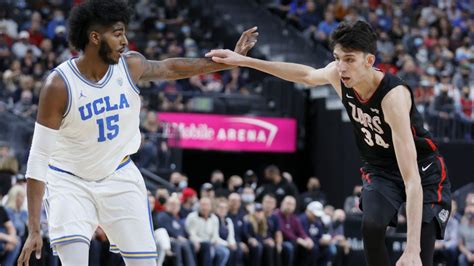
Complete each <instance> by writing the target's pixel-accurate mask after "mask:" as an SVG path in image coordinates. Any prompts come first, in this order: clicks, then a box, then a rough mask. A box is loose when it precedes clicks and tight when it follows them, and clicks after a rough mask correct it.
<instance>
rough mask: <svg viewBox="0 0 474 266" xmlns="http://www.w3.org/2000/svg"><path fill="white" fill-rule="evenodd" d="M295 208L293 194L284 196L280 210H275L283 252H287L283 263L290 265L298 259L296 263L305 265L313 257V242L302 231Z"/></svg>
mask: <svg viewBox="0 0 474 266" xmlns="http://www.w3.org/2000/svg"><path fill="white" fill-rule="evenodd" d="M295 209H296V200H295V198H294V197H293V196H286V197H285V198H284V199H283V201H282V203H281V207H280V210H279V211H277V217H278V221H279V224H280V228H281V232H282V234H283V240H284V242H283V246H284V247H285V248H286V249H285V250H284V252H285V251H286V252H287V254H286V256H284V257H285V260H284V265H290V266H292V265H294V264H295V262H296V261H299V264H298V265H306V264H307V263H309V262H310V261H311V260H312V259H313V257H312V249H313V247H314V242H313V240H311V238H310V237H309V236H308V235H307V234H306V233H305V232H304V230H303V227H302V226H301V223H300V221H299V220H298V217H297V216H296V215H295V214H294V213H295ZM297 255H301V256H297ZM295 257H296V260H295ZM298 259H299V260H298Z"/></svg>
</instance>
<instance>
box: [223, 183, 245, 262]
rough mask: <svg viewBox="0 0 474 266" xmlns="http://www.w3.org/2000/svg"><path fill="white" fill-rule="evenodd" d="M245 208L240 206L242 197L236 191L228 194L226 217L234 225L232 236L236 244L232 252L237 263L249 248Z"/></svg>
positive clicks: (241, 260)
mask: <svg viewBox="0 0 474 266" xmlns="http://www.w3.org/2000/svg"><path fill="white" fill-rule="evenodd" d="M245 214H246V212H245V209H244V208H242V199H241V196H240V194H238V193H235V192H234V193H230V195H229V211H228V213H227V217H228V218H230V219H231V221H232V224H233V225H234V237H235V241H236V244H237V250H236V251H235V252H234V255H235V256H234V257H235V259H234V261H235V262H236V263H237V264H241V263H243V257H244V256H247V255H248V254H249V248H248V246H247V244H246V242H247V239H246V235H245V226H244V217H245Z"/></svg>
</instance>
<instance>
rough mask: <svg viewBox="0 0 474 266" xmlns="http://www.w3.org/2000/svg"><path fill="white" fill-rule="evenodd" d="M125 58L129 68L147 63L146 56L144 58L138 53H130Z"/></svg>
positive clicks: (125, 54) (124, 55)
mask: <svg viewBox="0 0 474 266" xmlns="http://www.w3.org/2000/svg"><path fill="white" fill-rule="evenodd" d="M123 58H124V60H125V62H126V63H127V65H129V66H131V65H132V66H133V65H135V64H143V62H144V61H146V58H145V56H143V55H142V54H141V53H139V52H137V51H128V52H126V53H124V54H123Z"/></svg>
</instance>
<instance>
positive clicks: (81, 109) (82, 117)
mask: <svg viewBox="0 0 474 266" xmlns="http://www.w3.org/2000/svg"><path fill="white" fill-rule="evenodd" d="M85 107H86V108H87V114H85V113H84V106H81V107H79V113H81V119H82V120H87V119H89V118H91V117H92V110H91V103H87V104H86V105H85Z"/></svg>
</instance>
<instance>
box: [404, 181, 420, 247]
mask: <svg viewBox="0 0 474 266" xmlns="http://www.w3.org/2000/svg"><path fill="white" fill-rule="evenodd" d="M405 193H406V195H407V205H406V213H407V247H406V248H407V250H410V251H413V252H417V253H419V252H420V235H421V217H422V214H423V189H422V187H421V184H420V183H419V182H418V183H417V182H412V183H408V184H405Z"/></svg>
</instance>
